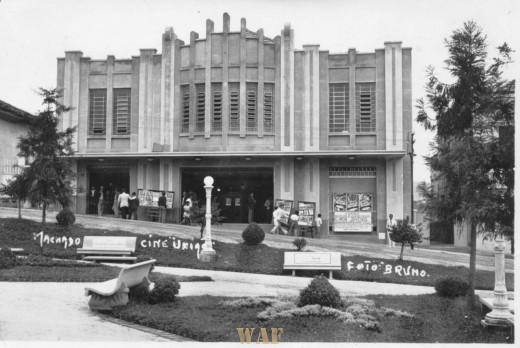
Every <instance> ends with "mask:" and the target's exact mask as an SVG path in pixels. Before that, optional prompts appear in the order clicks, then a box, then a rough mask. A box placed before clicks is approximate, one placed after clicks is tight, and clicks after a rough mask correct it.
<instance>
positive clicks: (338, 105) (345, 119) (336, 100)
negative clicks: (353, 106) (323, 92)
mask: <svg viewBox="0 0 520 348" xmlns="http://www.w3.org/2000/svg"><path fill="white" fill-rule="evenodd" d="M349 117H350V113H349V99H348V84H347V83H335V84H330V85H329V132H330V133H341V132H348V131H349V128H350V121H349Z"/></svg>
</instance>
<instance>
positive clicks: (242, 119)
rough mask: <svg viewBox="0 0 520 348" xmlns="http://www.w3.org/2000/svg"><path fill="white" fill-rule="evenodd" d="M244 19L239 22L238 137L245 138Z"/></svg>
mask: <svg viewBox="0 0 520 348" xmlns="http://www.w3.org/2000/svg"><path fill="white" fill-rule="evenodd" d="M246 44H247V41H246V19H245V18H242V19H241V20H240V137H241V138H244V137H245V136H246V113H247V107H246V105H247V94H246V64H247V58H246V54H247V45H246Z"/></svg>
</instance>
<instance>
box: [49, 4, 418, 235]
mask: <svg viewBox="0 0 520 348" xmlns="http://www.w3.org/2000/svg"><path fill="white" fill-rule="evenodd" d="M58 87H59V88H63V89H64V97H63V103H64V104H65V105H67V106H72V107H74V109H73V110H72V111H71V112H69V113H68V114H67V115H65V116H64V118H63V122H62V125H63V127H69V126H77V127H78V131H77V134H76V139H75V145H74V146H75V150H76V155H75V158H76V164H75V171H76V172H77V174H78V175H77V187H78V188H79V189H78V193H77V196H76V197H75V204H76V211H77V212H80V213H84V212H87V211H88V207H87V204H88V197H87V196H88V194H87V191H88V190H89V189H90V187H92V186H96V187H97V186H99V185H103V184H104V185H105V187H106V185H108V184H110V183H112V186H119V187H125V188H127V189H128V190H130V192H132V191H136V192H137V191H138V190H164V191H172V192H174V193H175V195H174V198H173V203H172V204H173V207H172V209H171V210H169V213H168V214H169V215H168V221H173V222H178V221H179V219H180V215H181V209H180V204H181V193H182V192H183V191H192V192H194V193H195V194H196V195H197V196H198V197H199V198H202V199H204V195H205V194H204V189H203V178H204V177H205V176H207V175H211V176H213V178H214V179H215V184H214V186H215V189H214V190H213V195H216V196H217V200H218V202H219V203H220V205H221V208H222V215H224V216H226V217H227V220H226V221H228V222H239V223H245V222H247V208H248V207H247V197H248V195H249V193H251V192H253V193H254V195H255V198H256V201H257V204H256V207H255V219H254V220H255V221H257V222H261V223H270V222H271V214H272V210H269V209H266V208H265V207H264V202H265V201H266V200H271V201H273V200H277V199H281V200H288V201H293V204H294V207H296V208H297V207H298V202H311V203H314V205H310V207H313V209H307V210H306V212H305V213H306V214H314V215H317V214H318V213H321V215H322V219H323V221H324V226H323V227H322V232H321V234H322V236H331V237H332V236H368V237H369V238H370V239H374V240H378V238H379V236H380V235H379V234H378V233H382V232H384V231H385V224H386V218H387V215H388V214H390V213H391V214H393V215H394V216H395V217H396V218H403V217H405V216H406V215H409V212H410V208H411V200H410V196H411V192H410V186H411V185H410V184H405V183H409V182H410V179H411V177H410V176H411V168H410V160H409V158H408V156H407V155H406V148H407V141H408V139H409V137H410V133H411V131H412V96H411V49H410V48H403V47H402V46H401V43H400V42H385V43H384V47H383V48H380V49H376V50H375V51H374V52H370V53H359V52H357V51H356V50H355V49H349V50H348V53H338V54H336V53H330V52H328V51H323V50H320V47H319V45H304V46H303V49H301V50H300V49H295V47H294V31H293V29H291V27H290V25H286V26H285V27H284V28H283V30H282V31H281V33H280V35H279V36H276V37H274V38H269V37H267V36H266V35H264V32H263V30H262V29H260V30H258V31H256V32H253V31H250V30H248V29H247V27H246V21H245V19H242V20H241V27H240V31H230V18H229V16H228V15H227V14H224V20H223V30H222V32H215V30H214V25H213V22H212V21H211V20H207V22H206V37H205V38H199V35H198V34H197V33H195V32H191V34H190V38H189V42H184V41H182V40H180V39H179V38H178V37H177V36H176V35H175V33H174V31H173V29H171V28H169V29H167V30H166V31H165V32H164V34H163V36H162V53H161V54H158V53H157V50H155V49H141V50H140V54H139V55H138V56H134V57H132V58H131V59H115V57H114V56H108V57H107V59H104V60H93V59H90V58H87V57H83V54H82V52H78V51H73V52H66V53H65V57H64V58H59V59H58ZM356 202H357V203H356ZM308 207H309V206H307V208H308ZM313 210H314V211H313ZM143 218H144V217H143Z"/></svg>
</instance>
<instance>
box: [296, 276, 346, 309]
mask: <svg viewBox="0 0 520 348" xmlns="http://www.w3.org/2000/svg"><path fill="white" fill-rule="evenodd" d="M314 304H317V305H320V306H324V307H332V308H339V307H341V305H342V302H341V297H340V295H339V291H338V289H336V288H335V287H334V286H332V284H330V283H329V281H328V280H327V278H325V277H324V276H322V275H319V276H316V277H314V279H313V280H312V281H311V282H310V284H309V285H308V286H307V287H306V288H305V289H303V290H302V291H300V300H299V302H298V307H303V306H307V305H314Z"/></svg>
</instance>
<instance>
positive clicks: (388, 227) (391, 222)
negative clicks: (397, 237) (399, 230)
mask: <svg viewBox="0 0 520 348" xmlns="http://www.w3.org/2000/svg"><path fill="white" fill-rule="evenodd" d="M396 225H397V221H395V219H394V216H393V215H392V214H390V215H388V220H387V221H386V237H387V246H388V247H390V248H393V247H395V242H394V241H393V240H391V239H390V233H392V229H393V227H394V226H396Z"/></svg>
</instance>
